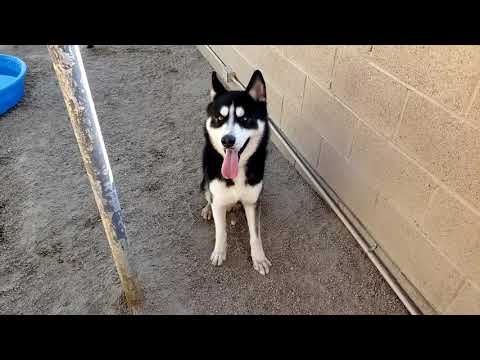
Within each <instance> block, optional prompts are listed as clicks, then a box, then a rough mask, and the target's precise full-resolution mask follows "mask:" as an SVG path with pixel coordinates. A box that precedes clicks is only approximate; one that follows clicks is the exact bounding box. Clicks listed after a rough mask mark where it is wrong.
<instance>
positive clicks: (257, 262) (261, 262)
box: [252, 254, 272, 275]
mask: <svg viewBox="0 0 480 360" xmlns="http://www.w3.org/2000/svg"><path fill="white" fill-rule="evenodd" d="M252 262H253V268H254V269H255V270H257V271H258V272H259V273H260V274H262V275H267V274H268V272H269V271H270V266H272V263H271V262H270V260H268V259H267V257H266V256H265V254H252Z"/></svg>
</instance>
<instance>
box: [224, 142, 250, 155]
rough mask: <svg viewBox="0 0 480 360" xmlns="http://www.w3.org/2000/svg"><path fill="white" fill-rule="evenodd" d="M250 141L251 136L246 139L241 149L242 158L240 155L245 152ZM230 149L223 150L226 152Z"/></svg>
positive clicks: (239, 153)
mask: <svg viewBox="0 0 480 360" xmlns="http://www.w3.org/2000/svg"><path fill="white" fill-rule="evenodd" d="M249 141H250V138H248V139H247V141H245V143H244V144H243V146H242V148H241V149H240V151H239V152H238V157H239V158H240V155H242V153H243V150H245V148H246V147H247V145H248V143H249ZM227 150H228V149H225V148H224V149H223V152H224V153H226V152H227Z"/></svg>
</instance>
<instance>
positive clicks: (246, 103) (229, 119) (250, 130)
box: [206, 70, 267, 179]
mask: <svg viewBox="0 0 480 360" xmlns="http://www.w3.org/2000/svg"><path fill="white" fill-rule="evenodd" d="M211 98H212V101H211V102H210V103H209V104H208V107H207V114H208V119H207V122H206V129H207V133H208V135H209V137H210V141H211V143H212V145H213V146H214V148H215V149H216V150H217V151H218V152H219V153H220V154H221V155H222V156H223V157H224V161H223V166H222V175H223V176H224V177H225V178H227V179H234V178H235V177H236V176H237V173H238V167H239V162H240V163H243V162H244V161H246V160H247V159H248V158H249V157H250V156H251V155H252V154H253V153H254V152H255V150H256V148H257V146H258V144H259V143H260V141H261V139H262V136H263V134H264V131H265V127H266V126H267V91H266V86H265V81H264V79H263V76H262V73H261V72H260V71H259V70H256V71H255V72H254V73H253V75H252V77H251V79H250V81H249V83H248V85H247V88H246V89H245V91H227V90H226V89H225V87H224V86H223V85H222V83H221V82H220V80H219V79H218V78H217V74H216V73H215V72H213V73H212V89H211Z"/></svg>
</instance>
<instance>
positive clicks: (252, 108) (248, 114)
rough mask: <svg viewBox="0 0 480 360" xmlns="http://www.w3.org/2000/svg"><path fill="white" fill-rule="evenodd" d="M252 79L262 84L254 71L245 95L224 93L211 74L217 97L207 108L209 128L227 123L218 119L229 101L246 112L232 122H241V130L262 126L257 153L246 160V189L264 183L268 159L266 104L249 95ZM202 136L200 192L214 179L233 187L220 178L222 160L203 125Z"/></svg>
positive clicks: (237, 92) (229, 182) (227, 180)
mask: <svg viewBox="0 0 480 360" xmlns="http://www.w3.org/2000/svg"><path fill="white" fill-rule="evenodd" d="M255 79H260V80H261V81H262V82H263V83H264V80H263V77H262V74H261V73H260V72H259V71H256V72H255V73H254V74H253V76H252V80H251V81H250V83H249V85H248V86H247V89H246V90H245V91H227V90H226V89H225V88H224V87H223V85H222V84H221V83H220V81H219V80H218V78H217V76H216V74H215V72H214V73H213V74H212V87H213V90H214V91H215V93H216V95H215V97H214V99H213V101H212V102H210V103H209V104H208V106H207V114H208V116H209V117H211V118H212V122H211V123H212V127H215V126H221V125H222V124H223V122H224V121H225V120H226V119H224V118H223V117H222V116H221V114H220V108H221V107H222V106H223V104H230V103H231V102H232V101H233V102H234V103H235V105H237V106H242V107H243V108H244V110H245V115H244V116H242V117H241V118H240V119H237V118H236V119H235V121H237V122H241V126H242V127H244V128H257V127H258V123H257V121H264V122H265V131H264V133H263V137H262V139H261V141H260V143H259V145H258V147H257V150H256V151H255V152H254V153H253V154H252V156H251V157H250V158H249V159H248V161H247V164H246V169H245V172H246V182H247V184H249V185H256V184H258V183H259V182H260V181H262V180H263V175H264V171H265V161H266V158H267V145H268V141H269V136H270V129H269V126H268V114H267V104H266V102H265V101H256V100H254V99H253V98H252V97H251V96H250V95H249V93H248V91H249V89H250V88H251V86H252V84H253V82H254V80H255ZM257 119H260V120H257ZM204 136H205V147H204V149H203V180H202V183H201V190H202V191H205V190H206V186H207V184H208V183H209V182H210V181H212V180H214V179H219V180H221V181H225V182H226V183H227V186H232V185H234V181H232V180H230V179H225V178H224V177H223V176H222V174H221V168H222V163H223V157H222V156H221V155H220V154H219V153H218V152H217V151H216V150H215V148H214V147H213V145H212V143H211V142H210V137H209V135H208V132H207V128H206V125H204ZM240 157H241V154H240Z"/></svg>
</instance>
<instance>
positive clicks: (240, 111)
mask: <svg viewBox="0 0 480 360" xmlns="http://www.w3.org/2000/svg"><path fill="white" fill-rule="evenodd" d="M235 114H236V115H237V116H238V117H242V116H243V115H245V110H244V109H243V107H241V106H237V108H236V109H235Z"/></svg>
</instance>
